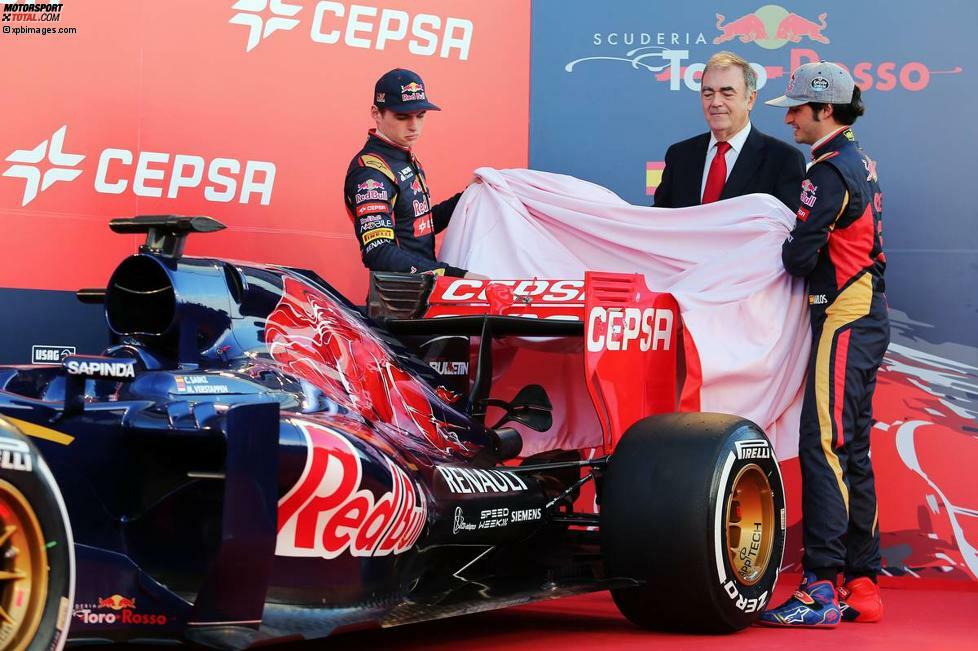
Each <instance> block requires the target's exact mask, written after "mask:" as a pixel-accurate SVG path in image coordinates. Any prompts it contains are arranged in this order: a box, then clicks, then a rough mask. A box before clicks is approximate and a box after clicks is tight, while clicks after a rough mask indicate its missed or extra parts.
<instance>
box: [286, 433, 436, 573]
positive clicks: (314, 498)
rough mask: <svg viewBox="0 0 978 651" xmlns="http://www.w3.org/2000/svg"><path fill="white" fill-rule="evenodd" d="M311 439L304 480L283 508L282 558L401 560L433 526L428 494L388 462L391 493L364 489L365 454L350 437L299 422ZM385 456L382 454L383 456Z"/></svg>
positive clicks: (290, 492) (293, 490)
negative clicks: (428, 523) (429, 519)
mask: <svg viewBox="0 0 978 651" xmlns="http://www.w3.org/2000/svg"><path fill="white" fill-rule="evenodd" d="M293 423H294V424H295V425H296V426H297V427H298V428H299V430H300V431H301V432H302V435H303V437H304V438H305V442H306V446H307V449H308V450H309V453H308V456H307V457H306V465H305V467H304V469H303V471H302V476H301V477H300V478H299V481H298V482H297V483H296V485H295V486H293V487H292V489H291V490H289V492H288V493H287V494H286V495H285V496H284V497H283V498H282V499H281V500H280V501H279V504H278V539H277V542H276V545H275V554H276V555H278V556H319V557H322V558H336V557H337V556H339V555H340V554H343V553H344V552H349V553H350V555H352V556H359V557H364V556H368V557H369V556H387V555H389V554H401V553H403V552H405V551H407V550H408V549H411V547H412V546H413V545H414V543H415V542H416V541H417V539H418V537H419V536H420V535H421V531H422V529H423V528H424V525H425V522H426V520H427V512H428V511H427V504H426V502H425V496H424V493H423V492H422V491H421V490H420V488H418V487H417V486H416V485H415V484H414V483H413V482H412V481H411V479H410V478H409V477H408V476H407V474H406V473H405V472H404V471H403V470H401V469H400V468H399V467H398V466H397V465H395V464H394V462H393V461H391V460H390V459H388V458H387V457H384V456H383V455H381V456H382V458H383V461H384V462H385V463H386V465H387V470H388V473H389V477H390V480H391V489H390V490H389V491H387V492H385V493H383V494H382V495H379V496H377V495H375V494H374V492H372V491H370V490H367V489H366V488H364V487H363V486H362V481H363V467H362V465H361V461H360V454H359V453H358V452H357V450H356V449H355V448H354V447H353V445H352V444H351V443H350V441H348V440H347V439H346V438H345V437H343V436H341V435H340V434H339V433H337V432H335V431H333V430H331V429H328V428H326V427H323V426H321V425H317V424H315V423H309V422H303V421H293ZM378 454H379V453H378Z"/></svg>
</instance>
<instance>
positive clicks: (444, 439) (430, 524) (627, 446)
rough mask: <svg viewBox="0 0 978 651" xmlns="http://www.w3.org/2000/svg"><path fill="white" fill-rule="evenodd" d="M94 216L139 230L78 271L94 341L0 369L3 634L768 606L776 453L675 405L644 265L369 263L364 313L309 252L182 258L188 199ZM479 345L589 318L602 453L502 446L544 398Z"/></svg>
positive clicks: (777, 505) (318, 628)
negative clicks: (498, 393) (612, 605)
mask: <svg viewBox="0 0 978 651" xmlns="http://www.w3.org/2000/svg"><path fill="white" fill-rule="evenodd" d="M111 228H112V229H113V230H114V231H116V232H118V233H145V234H146V237H147V239H146V243H145V244H144V245H142V246H141V247H140V252H139V253H137V254H135V255H133V256H131V257H129V258H126V259H125V260H123V261H122V263H121V264H120V265H119V266H118V267H117V268H116V270H115V272H114V273H113V274H112V276H111V278H110V280H109V282H108V285H107V286H106V288H104V289H97V290H80V291H79V292H78V296H79V298H80V299H81V300H83V301H88V302H103V303H104V306H105V316H106V320H107V323H108V327H109V329H110V331H111V336H112V345H111V346H110V347H109V348H108V349H107V350H105V351H104V353H103V354H102V355H99V356H86V355H69V356H66V357H64V358H63V359H62V362H61V364H60V365H54V366H32V367H26V366H25V367H8V368H0V559H2V560H0V563H2V567H0V608H2V610H0V649H3V650H6V649H18V650H19V649H25V648H26V649H32V650H35V649H36V650H40V649H58V648H60V647H61V646H62V645H63V644H64V643H65V642H66V640H69V639H70V640H78V641H99V640H101V641H172V640H179V641H189V642H194V643H198V644H204V645H208V646H213V647H220V648H243V647H246V646H248V645H250V644H253V643H256V642H259V641H269V640H275V639H277V638H286V637H287V638H288V639H293V640H294V639H302V638H314V637H321V636H327V635H331V634H334V633H336V632H339V631H347V630H352V629H356V628H360V627H367V626H378V625H379V626H393V625H398V624H405V623H409V622H416V621H422V620H429V619H435V618H440V617H446V616H450V615H459V614H465V613H471V612H475V611H480V610H486V609H492V608H501V607H506V606H510V605H513V604H519V603H525V602H528V601H532V600H539V599H550V598H554V597H560V596H563V595H569V594H575V593H582V592H589V591H596V590H611V591H612V594H613V596H614V599H615V602H616V603H617V604H618V606H619V608H620V609H621V611H622V613H624V615H625V616H626V617H627V618H628V619H630V620H631V621H633V622H635V623H636V624H638V625H640V626H643V627H648V628H655V629H672V630H685V631H697V632H727V631H735V630H738V629H742V628H744V627H746V626H748V625H750V624H751V622H752V621H753V620H754V619H755V617H756V616H757V615H758V614H759V612H760V611H761V610H762V609H763V606H764V605H765V603H766V602H767V600H768V599H769V598H770V596H771V591H772V589H773V586H774V583H775V580H776V578H777V574H778V571H779V566H780V563H781V557H782V552H783V548H784V537H785V512H784V495H783V488H782V485H781V477H780V474H779V470H778V464H777V460H776V458H775V456H774V452H773V449H772V447H771V445H770V443H769V442H768V440H767V438H766V437H765V435H764V433H763V432H762V431H761V430H760V429H759V428H758V427H757V426H756V425H754V424H753V423H751V422H750V421H747V420H744V419H741V418H738V417H735V416H728V415H722V414H705V413H675V412H676V409H677V404H678V399H679V396H680V392H681V389H682V378H683V362H684V360H683V355H682V333H681V330H682V320H681V318H680V315H679V309H678V306H677V304H676V302H675V299H674V298H673V297H672V296H670V295H668V294H657V293H653V292H650V291H649V290H648V289H647V288H646V286H645V282H644V279H643V278H642V277H640V276H637V275H623V274H605V273H590V272H589V273H588V274H587V277H586V278H585V279H584V281H580V280H566V281H539V280H529V281H477V280H463V279H452V278H439V277H435V276H426V275H401V274H376V277H375V278H374V279H373V282H372V285H371V289H370V296H369V300H368V305H367V308H366V309H365V310H364V309H358V308H357V307H356V306H354V305H353V304H351V303H350V302H349V301H347V300H346V299H344V298H343V297H342V296H341V295H339V294H338V293H337V292H336V291H335V290H333V289H332V288H331V287H330V286H329V285H328V284H327V283H326V282H324V281H323V280H322V279H320V278H319V277H318V276H317V275H315V274H314V273H311V272H309V271H304V270H299V269H292V268H286V267H281V266H273V265H262V264H252V263H238V262H230V261H225V260H219V259H202V258H190V257H184V256H183V247H184V243H185V240H186V237H187V236H188V235H189V234H191V233H206V232H209V231H215V230H219V229H221V228H223V226H222V225H221V224H220V223H218V222H216V221H214V220H212V219H209V218H206V217H174V216H147V217H136V218H132V219H116V220H113V221H112V222H111ZM541 283H542V284H541ZM544 287H545V288H546V291H543V290H542V289H541V288H544ZM531 315H532V316H534V317H536V318H530V317H531ZM500 337H508V338H511V339H512V338H517V339H524V340H526V341H530V342H533V341H539V340H540V338H543V337H549V338H553V337H583V338H584V346H583V347H582V348H583V353H582V354H583V355H584V357H585V359H584V362H585V363H584V367H585V371H586V374H587V386H588V390H589V392H590V395H591V398H592V400H593V402H594V406H595V409H596V410H597V413H598V420H599V422H600V425H601V429H602V432H601V435H600V440H601V445H600V447H599V448H598V450H597V454H591V455H588V456H585V455H583V454H581V453H580V452H579V451H576V450H547V451H545V452H542V453H537V454H532V455H530V456H524V457H521V456H520V452H521V449H522V447H523V437H524V436H528V435H531V434H532V435H537V433H538V432H543V431H546V430H547V429H549V428H550V426H551V421H552V413H551V411H552V409H551V404H550V401H549V399H548V397H547V394H546V391H545V390H544V389H543V388H542V387H540V386H538V385H534V384H531V385H529V386H527V387H526V388H524V389H523V390H521V391H519V392H518V393H517V395H516V397H515V398H514V399H512V400H509V401H505V400H500V399H498V398H497V397H490V384H491V381H492V377H493V370H492V351H493V348H494V341H495V340H497V339H498V338H500ZM470 338H471V340H470ZM460 340H461V341H462V342H463V344H464V345H462V346H458V345H455V344H457V343H458V342H459V341H460ZM470 354H471V357H470ZM470 359H471V360H472V362H473V363H472V369H473V373H471V374H468V373H466V372H464V370H465V369H467V368H469V366H468V364H469V361H470ZM459 369H462V370H463V372H462V373H459V372H458V371H459ZM437 371H441V373H439V372H437ZM469 375H471V378H470V377H469ZM493 412H495V413H496V414H497V415H499V418H498V422H494V423H493V425H492V426H491V427H490V426H487V425H486V420H487V415H488V414H492V413H493ZM491 420H493V421H496V420H497V418H495V417H493V418H492V419H491ZM510 425H512V426H510ZM517 428H519V429H517ZM528 432H529V433H530V434H527V433H528ZM539 435H540V436H543V435H542V434H539ZM585 486H590V487H591V488H593V495H594V499H593V502H596V503H597V504H598V505H599V508H598V509H582V508H580V503H581V502H582V501H583V500H579V499H578V496H579V493H580V491H581V489H582V487H585ZM594 511H598V512H597V513H595V512H594Z"/></svg>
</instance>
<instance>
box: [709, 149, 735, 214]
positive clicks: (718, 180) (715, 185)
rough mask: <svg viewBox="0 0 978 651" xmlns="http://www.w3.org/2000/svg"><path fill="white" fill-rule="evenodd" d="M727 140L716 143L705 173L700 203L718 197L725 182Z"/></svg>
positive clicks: (710, 201) (711, 201) (711, 200)
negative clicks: (704, 183) (714, 152)
mask: <svg viewBox="0 0 978 651" xmlns="http://www.w3.org/2000/svg"><path fill="white" fill-rule="evenodd" d="M728 149H730V143H729V142H718V143H717V155H716V156H714V157H713V161H712V162H711V163H710V171H709V173H708V174H707V175H706V189H705V190H703V201H702V203H713V202H714V201H716V200H718V199H719V198H720V193H721V192H723V184H724V183H726V182H727V150H728Z"/></svg>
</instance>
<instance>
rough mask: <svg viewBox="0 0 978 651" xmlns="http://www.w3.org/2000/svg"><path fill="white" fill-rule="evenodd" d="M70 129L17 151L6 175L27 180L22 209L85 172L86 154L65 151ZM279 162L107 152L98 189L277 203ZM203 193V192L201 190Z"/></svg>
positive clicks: (103, 154) (96, 181)
mask: <svg viewBox="0 0 978 651" xmlns="http://www.w3.org/2000/svg"><path fill="white" fill-rule="evenodd" d="M67 132H68V125H67V124H65V125H62V127H61V128H60V129H57V130H56V131H55V132H54V133H52V134H51V137H50V138H45V139H44V140H42V141H41V143H40V144H38V145H37V146H35V147H33V148H31V149H15V150H14V151H13V152H12V153H11V154H10V155H9V156H7V158H6V161H7V162H8V163H12V165H10V166H9V167H8V168H7V169H6V170H4V172H3V176H7V177H13V178H21V179H23V180H24V194H23V197H22V199H21V203H20V205H21V206H26V205H27V204H29V203H30V202H32V201H34V199H35V198H37V195H38V194H39V193H41V192H44V191H45V190H47V189H48V188H50V187H51V186H52V185H53V184H55V183H57V182H58V181H65V182H68V181H74V180H75V179H77V178H78V177H79V176H81V175H82V173H83V172H84V171H85V170H84V169H82V168H81V167H80V166H81V164H82V162H83V161H84V160H85V159H86V158H87V156H85V155H84V154H78V153H68V152H67V151H66V148H67V145H66V144H65V141H66V139H67ZM274 185H275V163H272V162H269V161H258V160H245V161H243V162H242V161H240V160H238V159H236V158H225V157H215V158H212V159H210V160H208V159H205V158H204V157H203V156H198V155H195V154H171V153H169V152H158V151H138V152H134V151H132V150H130V149H119V148H115V147H107V148H105V149H103V150H102V151H101V153H100V154H99V156H98V162H97V165H96V169H95V178H94V180H93V187H94V189H95V191H96V192H98V193H100V194H123V193H125V192H127V191H128V192H131V193H132V194H135V195H138V196H140V197H162V196H164V193H165V195H166V198H167V199H176V198H178V197H179V196H180V195H181V194H184V195H186V194H187V192H188V191H190V190H192V189H196V188H200V187H201V186H203V198H204V199H205V200H206V201H212V202H215V203H229V202H231V201H234V200H235V199H237V201H238V203H243V204H247V203H254V202H255V200H256V199H257V202H258V203H260V204H261V205H263V206H267V205H269V203H270V202H271V200H272V188H273V187H274ZM198 192H199V191H198Z"/></svg>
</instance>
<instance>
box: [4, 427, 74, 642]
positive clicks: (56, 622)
mask: <svg viewBox="0 0 978 651" xmlns="http://www.w3.org/2000/svg"><path fill="white" fill-rule="evenodd" d="M0 440H4V441H9V440H18V441H22V442H25V443H27V448H28V451H29V452H28V453H29V454H30V457H31V461H30V463H31V469H30V471H25V470H11V469H0V478H3V479H4V480H5V481H7V482H9V483H10V484H12V485H13V486H14V487H15V488H17V490H19V491H20V492H21V493H22V494H23V495H24V497H25V498H26V500H27V503H28V504H29V505H30V507H31V509H32V510H33V511H34V515H35V517H37V520H38V523H39V524H40V526H41V531H42V533H43V536H44V540H45V542H46V543H47V544H49V545H50V544H51V543H55V544H54V545H53V546H50V547H49V548H48V549H47V561H48V568H49V571H48V591H47V596H46V598H45V603H44V610H43V612H42V615H41V620H40V624H39V626H38V628H37V632H36V633H35V637H34V639H33V640H32V641H31V643H30V644H29V645H28V647H27V648H28V650H29V651H60V649H62V648H63V647H64V645H65V642H66V641H67V638H68V628H69V625H70V623H71V614H72V606H73V603H74V587H75V557H74V541H73V539H72V535H71V526H70V524H69V521H68V514H67V509H66V508H65V504H64V500H63V499H62V497H61V492H60V490H58V485H57V483H56V482H55V480H54V476H53V475H52V473H51V470H50V468H48V465H47V464H46V463H45V462H44V459H43V457H41V455H40V454H39V453H38V451H37V448H35V447H34V445H33V444H32V443H31V442H30V440H28V439H27V438H26V437H23V436H20V435H19V434H18V433H15V432H12V431H10V430H8V429H6V427H0ZM2 644H3V643H2V642H0V646H2Z"/></svg>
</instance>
